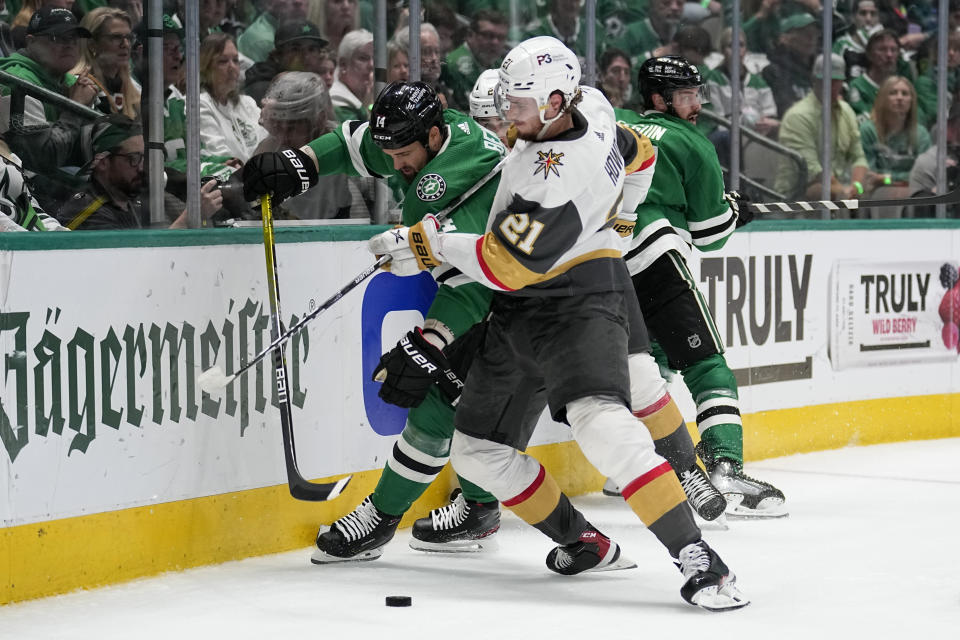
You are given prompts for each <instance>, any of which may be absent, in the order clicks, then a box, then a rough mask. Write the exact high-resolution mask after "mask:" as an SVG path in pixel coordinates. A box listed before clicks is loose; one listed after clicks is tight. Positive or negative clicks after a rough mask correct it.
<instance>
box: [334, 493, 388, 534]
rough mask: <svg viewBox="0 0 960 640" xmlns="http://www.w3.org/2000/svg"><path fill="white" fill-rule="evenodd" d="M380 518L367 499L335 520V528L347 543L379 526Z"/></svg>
mask: <svg viewBox="0 0 960 640" xmlns="http://www.w3.org/2000/svg"><path fill="white" fill-rule="evenodd" d="M381 520H382V518H381V517H380V514H379V513H378V512H377V508H376V507H375V506H373V502H371V501H370V498H367V499H366V500H364V501H363V502H361V503H360V505H359V506H358V507H357V508H356V509H354V510H353V511H352V512H350V513H348V514H347V515H345V516H343V517H342V518H340V519H339V520H337V522H336V524H335V526H336V527H337V529H339V530H340V533H342V534H343V537H344V538H346V540H347V541H348V542H353V541H355V540H359V539H360V538H363V537H364V536H366V535H368V534H369V533H370V532H371V531H373V530H374V529H375V528H376V527H377V525H379V524H380V522H381Z"/></svg>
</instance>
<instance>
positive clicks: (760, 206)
mask: <svg viewBox="0 0 960 640" xmlns="http://www.w3.org/2000/svg"><path fill="white" fill-rule="evenodd" d="M957 203H960V188H958V189H954V190H953V191H950V192H948V193H944V194H942V195H938V196H921V197H919V198H897V199H889V200H858V199H848V200H811V201H809V202H808V201H803V200H798V201H796V202H763V203H760V202H749V203H747V208H748V209H749V210H750V211H751V212H753V213H803V212H805V211H822V210H824V209H828V210H830V211H835V210H840V209H849V210H855V209H862V208H867V207H899V206H907V207H929V206H935V205H938V204H957Z"/></svg>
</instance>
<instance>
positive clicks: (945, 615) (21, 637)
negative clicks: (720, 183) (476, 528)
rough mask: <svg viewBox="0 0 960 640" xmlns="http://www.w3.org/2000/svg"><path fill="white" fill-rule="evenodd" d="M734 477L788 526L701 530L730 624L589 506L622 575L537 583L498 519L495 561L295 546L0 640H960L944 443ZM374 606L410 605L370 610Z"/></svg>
mask: <svg viewBox="0 0 960 640" xmlns="http://www.w3.org/2000/svg"><path fill="white" fill-rule="evenodd" d="M747 471H748V473H753V474H754V475H756V476H758V477H761V478H763V479H766V480H769V481H771V482H773V483H774V484H776V485H777V486H779V487H781V488H782V489H783V491H784V492H785V493H786V495H787V505H788V506H789V510H790V517H789V518H786V519H782V520H770V521H736V522H733V521H731V523H730V529H729V530H727V531H722V530H717V529H715V528H714V529H707V528H705V530H704V536H705V538H706V539H707V540H708V542H710V544H711V545H712V546H713V547H714V548H715V549H717V550H718V551H719V553H720V555H721V556H722V557H723V558H724V560H725V561H726V562H727V563H728V564H729V565H730V566H731V567H732V568H733V569H734V570H735V571H736V573H737V576H738V583H739V585H740V586H741V588H742V590H743V591H744V593H746V594H747V595H748V597H750V598H751V599H752V601H753V602H752V604H751V605H750V606H749V607H747V608H745V609H742V610H739V611H732V612H726V613H709V612H706V611H703V610H700V609H698V608H695V607H692V606H690V605H687V604H686V603H684V602H683V601H682V600H681V599H680V595H679V588H680V583H681V579H680V575H679V573H678V572H677V570H676V569H674V567H673V565H672V564H671V562H670V560H669V559H668V558H667V554H666V552H665V551H664V550H663V549H662V548H661V547H660V545H659V544H658V543H657V541H656V540H655V539H654V537H653V536H652V535H651V534H650V533H649V532H648V531H646V530H645V529H644V528H643V527H642V526H640V525H639V523H638V521H637V519H636V518H635V517H634V516H633V514H632V512H630V511H629V509H628V508H627V507H626V505H625V504H624V503H623V502H622V501H621V500H619V499H613V498H606V497H604V496H602V495H600V494H595V495H590V496H584V497H580V498H577V499H575V500H574V502H575V503H576V504H577V505H578V506H579V507H581V508H582V509H583V511H584V512H585V513H586V514H587V516H588V517H589V518H590V519H591V521H592V522H593V523H594V524H596V525H597V526H598V527H599V528H600V529H601V530H603V531H604V532H605V533H607V534H608V535H610V536H611V537H613V538H614V539H616V540H617V541H619V543H620V544H621V546H622V547H623V549H624V553H625V554H627V555H629V556H630V557H631V558H632V559H633V560H635V561H636V562H637V564H638V565H639V567H638V568H637V569H634V570H631V571H615V572H608V573H595V574H587V575H580V576H576V577H564V576H558V575H554V574H552V573H550V572H549V571H548V570H547V569H546V568H545V566H544V563H543V561H544V557H545V556H546V554H547V551H548V550H549V549H550V548H551V546H552V544H551V542H550V541H549V540H547V539H546V538H545V537H543V536H542V535H541V534H540V533H538V532H537V531H535V530H534V529H532V528H530V527H528V526H526V525H524V524H523V523H521V522H520V521H519V520H517V519H516V518H515V517H513V516H512V515H509V514H508V515H505V516H504V522H503V527H502V530H501V532H500V533H499V534H498V537H499V546H500V548H499V550H498V551H496V552H491V553H486V554H482V555H480V554H477V555H447V554H424V553H421V552H417V551H413V550H411V549H409V548H408V547H407V542H408V540H409V530H401V531H400V532H399V533H398V534H397V536H396V538H395V539H394V540H393V541H392V542H391V543H390V545H389V546H388V548H387V551H386V553H385V554H384V556H383V557H382V558H380V559H379V560H376V561H374V562H367V563H358V564H351V565H339V566H329V565H328V566H313V565H311V564H310V562H309V560H308V558H309V555H310V551H309V549H303V550H301V551H296V552H291V553H284V554H279V555H273V556H266V557H261V558H253V559H249V560H244V561H241V562H233V563H228V564H224V565H220V566H216V567H208V568H202V569H196V570H191V571H184V572H181V573H175V574H167V575H163V576H160V577H157V578H153V579H145V580H138V581H135V582H130V583H126V584H122V585H117V586H114V587H108V588H103V589H98V590H93V591H87V592H77V593H72V594H68V595H64V596H58V597H53V598H47V599H43V600H36V601H32V602H26V603H20V604H15V605H9V606H6V607H0V638H3V639H4V640H7V639H10V640H13V639H16V640H32V639H42V640H53V639H58V638H70V639H73V638H77V639H81V638H82V639H85V640H86V639H90V640H112V639H123V640H152V639H158V640H161V639H162V640H190V639H193V638H210V639H214V638H216V639H219V638H231V639H234V638H236V639H246V638H251V639H253V638H256V639H261V638H263V639H266V638H271V639H272V638H282V639H284V640H286V639H291V640H293V639H299V638H304V639H306V638H311V639H312V638H316V639H331V640H332V639H336V640H345V639H352V638H363V639H366V638H379V637H383V638H386V639H390V640H406V639H416V640H433V639H435V638H449V639H450V640H471V639H484V640H507V639H513V638H518V639H523V640H534V639H539V638H544V639H549V640H561V639H566V638H577V639H581V638H583V639H594V638H596V639H608V638H609V639H619V638H646V639H650V640H653V639H657V638H673V639H675V640H684V639H692V638H704V639H710V640H760V639H762V640H785V639H791V638H804V639H805V640H830V639H833V638H844V639H847V638H849V639H855V640H883V639H886V638H890V639H893V638H897V639H899V640H921V639H926V638H936V639H940V638H960V551H958V536H957V531H958V529H960V438H957V439H949V440H934V441H926V442H911V443H901V444H890V445H877V446H871V447H852V448H846V449H840V450H835V451H826V452H819V453H812V454H803V455H795V456H790V457H786V458H780V459H775V460H765V461H762V462H758V463H755V464H749V465H747ZM265 526H266V525H265ZM118 535H122V532H118ZM388 595H409V596H411V597H412V598H413V606H412V607H409V608H393V607H386V606H385V605H384V597H385V596H388Z"/></svg>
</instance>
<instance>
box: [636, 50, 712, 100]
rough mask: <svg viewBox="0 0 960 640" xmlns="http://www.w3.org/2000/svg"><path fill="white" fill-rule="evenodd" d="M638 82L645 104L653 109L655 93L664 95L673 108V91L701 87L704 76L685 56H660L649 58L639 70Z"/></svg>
mask: <svg viewBox="0 0 960 640" xmlns="http://www.w3.org/2000/svg"><path fill="white" fill-rule="evenodd" d="M637 84H638V85H639V86H640V93H641V95H642V96H643V106H644V107H646V108H647V109H653V108H654V107H653V97H652V96H653V94H655V93H659V94H660V95H661V96H663V99H664V101H665V102H666V103H667V107H668V108H672V96H673V92H674V91H675V90H677V89H691V88H697V87H700V88H701V91H702V87H703V77H702V76H701V75H700V71H699V70H698V69H697V67H696V65H694V64H691V63H690V62H688V61H687V59H686V58H684V57H683V56H660V57H657V58H647V59H646V60H645V61H644V62H643V64H641V65H640V71H638V72H637Z"/></svg>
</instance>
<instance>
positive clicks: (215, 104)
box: [199, 33, 267, 168]
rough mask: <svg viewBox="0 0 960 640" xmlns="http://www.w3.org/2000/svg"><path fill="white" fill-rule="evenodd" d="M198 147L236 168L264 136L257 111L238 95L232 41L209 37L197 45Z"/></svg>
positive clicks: (225, 37) (245, 97)
mask: <svg viewBox="0 0 960 640" xmlns="http://www.w3.org/2000/svg"><path fill="white" fill-rule="evenodd" d="M199 63H200V64H199V66H200V145H201V147H202V149H203V153H204V154H205V155H212V156H227V157H229V158H231V160H230V162H229V163H228V164H230V165H232V166H234V167H235V168H239V167H240V166H242V165H243V163H244V162H246V161H247V160H249V159H250V156H251V155H253V152H254V149H256V148H257V145H258V144H260V141H261V140H263V139H264V138H266V137H267V132H266V131H265V130H264V129H263V127H261V126H260V125H259V124H258V123H259V121H260V107H258V106H257V103H256V102H255V101H254V99H253V98H251V97H250V96H248V95H242V94H241V93H240V63H239V58H238V53H237V47H236V45H234V43H233V38H231V37H230V36H228V35H227V34H225V33H211V34H210V35H208V36H207V37H206V38H204V39H203V42H202V43H201V45H200V60H199Z"/></svg>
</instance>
